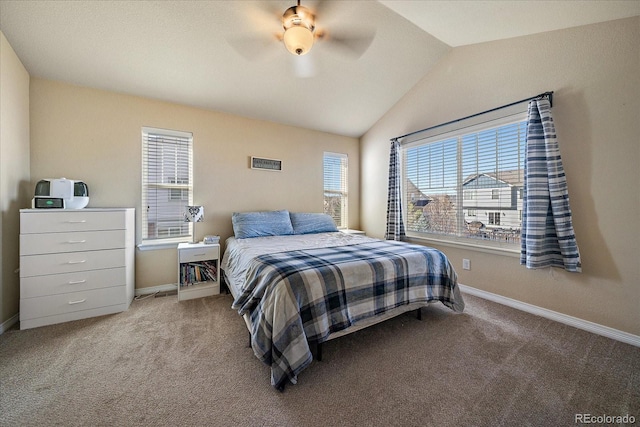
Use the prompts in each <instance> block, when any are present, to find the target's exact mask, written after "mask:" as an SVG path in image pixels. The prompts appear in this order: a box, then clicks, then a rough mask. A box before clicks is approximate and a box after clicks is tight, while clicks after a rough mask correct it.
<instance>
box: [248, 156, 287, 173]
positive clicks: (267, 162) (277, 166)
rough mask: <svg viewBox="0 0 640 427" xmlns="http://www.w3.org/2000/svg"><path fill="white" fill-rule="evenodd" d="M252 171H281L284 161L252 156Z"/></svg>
mask: <svg viewBox="0 0 640 427" xmlns="http://www.w3.org/2000/svg"><path fill="white" fill-rule="evenodd" d="M251 169H263V170H270V171H281V170H282V160H276V159H265V158H262V157H253V156H251Z"/></svg>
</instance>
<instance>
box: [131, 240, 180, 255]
mask: <svg viewBox="0 0 640 427" xmlns="http://www.w3.org/2000/svg"><path fill="white" fill-rule="evenodd" d="M190 241H191V240H184V239H180V240H169V241H167V240H165V241H161V242H153V241H151V242H144V243H140V244H139V245H136V247H137V248H138V250H139V251H141V252H144V251H158V250H162V249H177V248H178V244H180V243H184V242H190Z"/></svg>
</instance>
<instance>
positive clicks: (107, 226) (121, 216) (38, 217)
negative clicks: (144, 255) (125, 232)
mask: <svg viewBox="0 0 640 427" xmlns="http://www.w3.org/2000/svg"><path fill="white" fill-rule="evenodd" d="M125 228H126V221H125V212H124V211H91V210H88V209H78V210H59V211H29V212H23V213H22V214H21V215H20V233H21V234H31V233H50V232H59V233H64V232H67V231H97V230H121V229H125Z"/></svg>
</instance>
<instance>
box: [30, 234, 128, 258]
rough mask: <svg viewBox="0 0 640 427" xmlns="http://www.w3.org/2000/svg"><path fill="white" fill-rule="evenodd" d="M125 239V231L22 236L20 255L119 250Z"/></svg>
mask: <svg viewBox="0 0 640 427" xmlns="http://www.w3.org/2000/svg"><path fill="white" fill-rule="evenodd" d="M125 237H126V231H125V230H109V231H82V232H80V231H74V232H70V233H42V234H21V235H20V255H37V254H51V253H60V252H79V251H95V250H99V249H119V248H123V247H124V244H125Z"/></svg>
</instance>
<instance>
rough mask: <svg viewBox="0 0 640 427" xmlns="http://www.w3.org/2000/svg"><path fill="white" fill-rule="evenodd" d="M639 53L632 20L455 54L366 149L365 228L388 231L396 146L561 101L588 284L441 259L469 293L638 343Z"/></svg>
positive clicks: (488, 257) (639, 30)
mask: <svg viewBox="0 0 640 427" xmlns="http://www.w3.org/2000/svg"><path fill="white" fill-rule="evenodd" d="M638 46H640V18H639V17H634V18H629V19H624V20H618V21H611V22H606V23H601V24H594V25H589V26H584V27H577V28H571V29H566V30H560V31H552V32H548V33H543V34H538V35H533V36H526V37H519V38H514V39H510V40H503V41H496V42H489V43H482V44H476V45H471V46H464V47H458V48H455V49H453V50H452V51H451V52H450V53H449V54H448V55H447V56H445V57H444V58H443V59H442V60H441V61H440V62H439V63H438V64H437V66H436V67H434V68H433V69H432V70H431V72H429V73H428V74H427V75H426V76H425V77H424V78H423V79H422V81H421V82H420V83H419V84H418V85H417V86H416V87H415V88H413V89H412V90H411V91H410V93H409V94H408V95H406V96H405V97H404V98H403V99H402V100H401V101H400V102H399V103H398V104H397V105H396V106H394V108H393V109H391V110H390V111H389V112H388V113H387V114H386V115H385V116H384V117H383V118H382V119H381V120H380V121H379V122H378V123H377V124H376V125H375V126H374V127H373V128H372V129H371V130H370V131H369V132H367V134H366V135H364V136H363V137H362V138H361V161H362V178H361V180H362V188H361V200H362V205H361V209H360V211H361V225H362V227H363V228H364V229H365V230H366V231H367V233H368V234H370V235H373V236H377V237H382V236H383V235H384V232H385V220H386V200H387V180H388V159H389V139H390V138H392V137H395V136H399V135H404V134H407V133H409V132H412V131H416V130H419V129H423V128H426V127H429V126H433V125H437V124H439V123H444V122H448V121H450V120H455V119H458V118H461V117H465V116H468V115H471V114H475V113H478V112H481V111H485V110H487V109H491V108H494V107H498V106H500V105H505V104H508V103H511V102H514V101H517V100H520V99H524V98H527V97H529V96H533V95H536V94H539V93H542V92H545V91H554V92H555V93H554V99H553V101H554V106H553V115H554V120H555V124H556V131H557V133H558V138H559V144H560V150H561V154H562V156H563V162H564V167H565V172H566V174H567V181H568V186H569V195H570V201H571V208H572V210H573V215H574V227H575V231H576V236H577V240H578V245H579V247H580V251H581V255H582V262H583V273H581V274H570V273H565V272H564V271H563V270H558V269H553V270H549V269H545V270H527V269H526V268H524V267H522V266H520V265H519V260H518V258H516V257H513V256H500V255H493V254H489V253H483V252H477V251H472V250H469V249H461V248H452V247H439V248H440V249H442V250H443V251H444V252H445V253H446V254H447V255H448V256H449V257H450V259H451V260H452V262H453V263H454V267H456V270H457V272H458V275H459V278H460V282H461V283H463V284H466V285H469V286H472V287H476V288H479V289H482V290H485V291H488V292H493V293H496V294H499V295H503V296H506V297H509V298H513V299H516V300H519V301H523V302H526V303H529V304H533V305H536V306H539V307H543V308H547V309H549V310H553V311H557V312H560V313H564V314H567V315H570V316H574V317H578V318H581V319H585V320H588V321H591V322H595V323H598V324H601V325H605V326H609V327H612V328H615V329H618V330H621V331H625V332H628V333H632V334H635V335H640V309H639V307H640V237H639V236H640V222H639V221H638V219H637V218H638V212H640V191H639V190H638V185H639V184H640V179H639V176H640V175H639V173H638V165H639V164H640V142H639V141H640V140H639V137H638V135H640V55H639V50H638ZM463 258H468V259H470V260H471V265H472V269H471V270H470V271H465V270H462V259H463Z"/></svg>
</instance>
